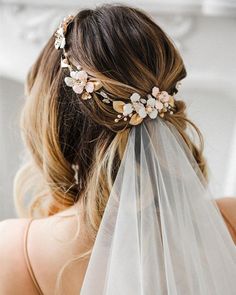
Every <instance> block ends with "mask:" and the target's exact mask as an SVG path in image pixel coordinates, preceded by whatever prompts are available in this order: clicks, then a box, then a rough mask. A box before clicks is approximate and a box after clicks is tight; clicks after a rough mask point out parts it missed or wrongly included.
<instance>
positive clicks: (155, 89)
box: [152, 86, 160, 97]
mask: <svg viewBox="0 0 236 295" xmlns="http://www.w3.org/2000/svg"><path fill="white" fill-rule="evenodd" d="M159 92H160V89H159V88H158V87H156V86H154V87H153V88H152V95H153V96H154V97H157V95H158V93H159Z"/></svg>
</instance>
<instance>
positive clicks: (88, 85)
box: [85, 82, 94, 93]
mask: <svg viewBox="0 0 236 295" xmlns="http://www.w3.org/2000/svg"><path fill="white" fill-rule="evenodd" d="M85 89H86V91H87V92H89V93H92V92H93V91H94V84H93V82H88V83H86V85H85Z"/></svg>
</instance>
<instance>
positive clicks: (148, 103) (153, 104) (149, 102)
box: [147, 97, 156, 108]
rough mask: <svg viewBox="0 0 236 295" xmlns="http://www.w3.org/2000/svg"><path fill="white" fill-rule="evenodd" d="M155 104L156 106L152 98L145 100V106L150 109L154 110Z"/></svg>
mask: <svg viewBox="0 0 236 295" xmlns="http://www.w3.org/2000/svg"><path fill="white" fill-rule="evenodd" d="M155 104H156V99H155V98H153V97H152V98H149V99H148V100H147V105H148V106H151V107H153V108H154V106H155Z"/></svg>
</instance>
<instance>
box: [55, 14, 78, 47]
mask: <svg viewBox="0 0 236 295" xmlns="http://www.w3.org/2000/svg"><path fill="white" fill-rule="evenodd" d="M73 19H74V16H73V15H69V16H67V17H65V18H64V19H63V21H62V22H61V24H60V26H59V27H58V29H57V31H56V33H55V42H54V46H55V48H56V49H63V48H64V47H65V45H66V37H65V35H66V31H67V27H68V25H69V23H70V22H71V21H72V20H73Z"/></svg>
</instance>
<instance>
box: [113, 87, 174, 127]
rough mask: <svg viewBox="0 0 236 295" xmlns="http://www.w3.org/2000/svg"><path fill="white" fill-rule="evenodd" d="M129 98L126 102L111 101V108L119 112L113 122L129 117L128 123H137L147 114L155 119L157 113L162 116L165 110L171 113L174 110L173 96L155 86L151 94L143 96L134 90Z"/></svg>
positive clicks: (125, 119)
mask: <svg viewBox="0 0 236 295" xmlns="http://www.w3.org/2000/svg"><path fill="white" fill-rule="evenodd" d="M129 99H130V102H128V103H125V102H124V101H113V108H114V110H116V111H117V112H118V113H119V114H118V115H117V118H116V119H115V122H119V121H120V120H122V119H123V120H124V121H127V120H128V117H130V120H129V124H131V125H138V124H140V123H141V122H142V121H143V119H144V118H146V117H147V116H148V117H150V118H151V119H155V118H156V117H157V116H158V115H159V116H160V117H162V118H163V117H164V114H165V113H166V112H169V113H170V114H171V115H172V114H173V112H174V110H175V104H174V98H173V96H171V95H169V94H168V93H167V92H166V91H160V90H159V88H158V87H156V86H155V87H153V88H152V94H147V96H146V97H145V98H144V97H141V95H140V94H138V93H136V92H135V93H133V94H132V95H131V96H130V98H129ZM121 114H122V115H121Z"/></svg>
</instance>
